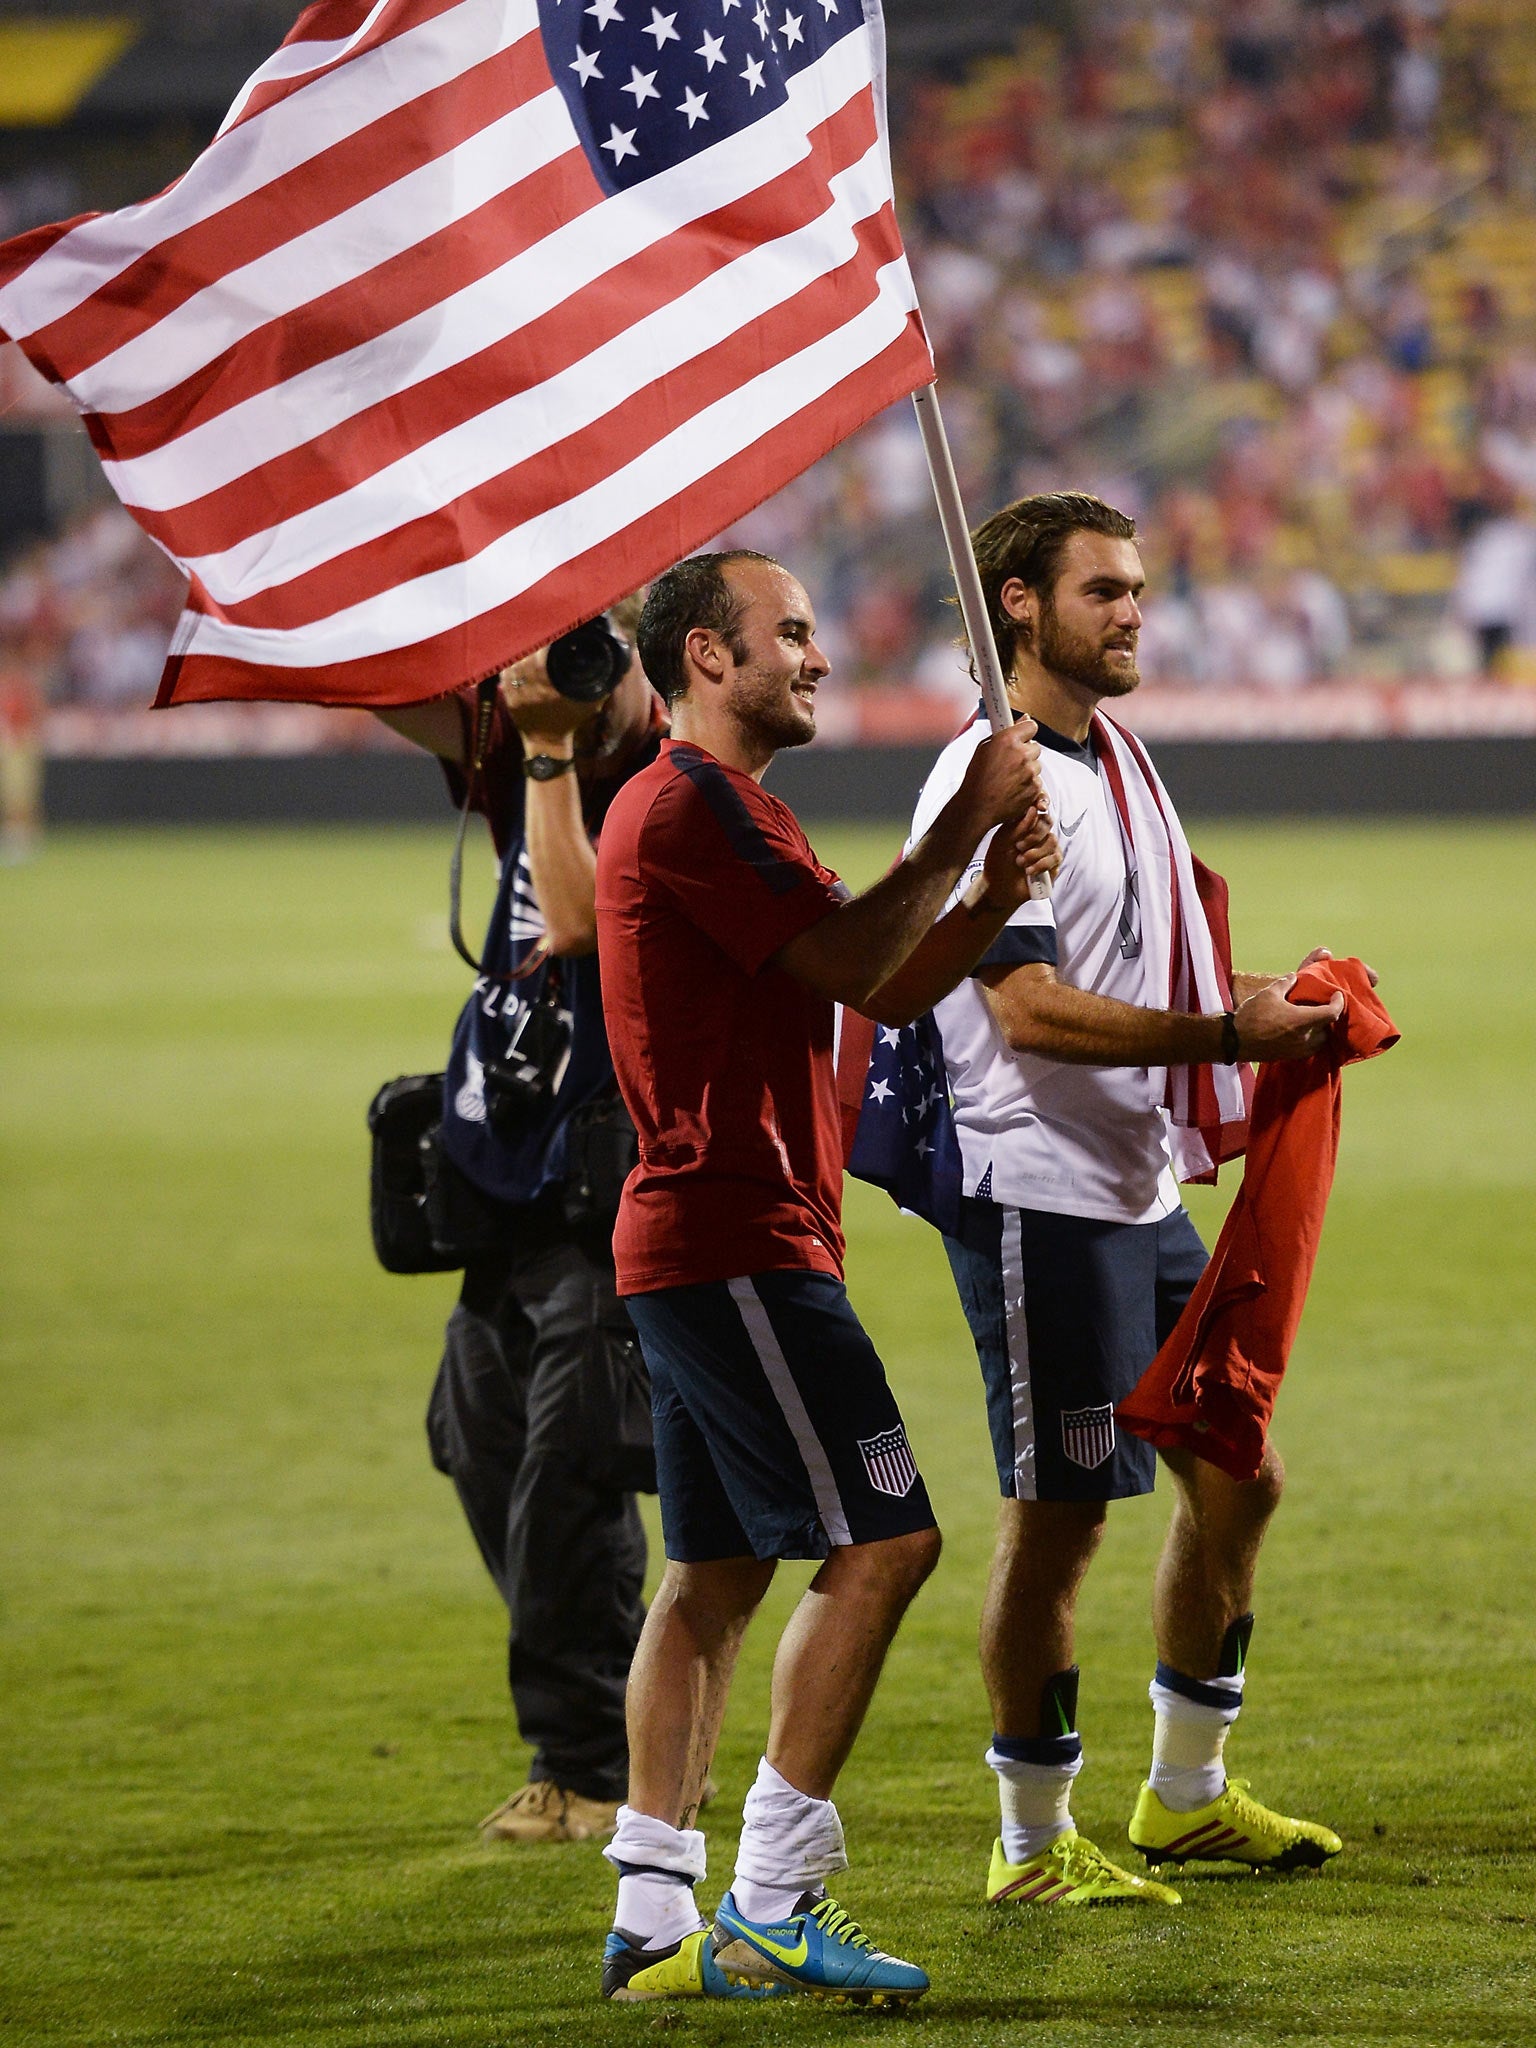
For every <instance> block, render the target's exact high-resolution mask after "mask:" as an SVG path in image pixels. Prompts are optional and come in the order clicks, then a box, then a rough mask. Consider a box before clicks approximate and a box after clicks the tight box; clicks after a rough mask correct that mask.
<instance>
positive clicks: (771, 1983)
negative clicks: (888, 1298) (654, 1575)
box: [597, 552, 1057, 2003]
mask: <svg viewBox="0 0 1536 2048" xmlns="http://www.w3.org/2000/svg"><path fill="white" fill-rule="evenodd" d="M815 631H816V622H815V618H814V615H813V613H812V610H811V605H810V601H809V599H808V598H807V596H806V594H805V592H804V590H803V589H802V588H801V587H800V585H799V584H798V583H797V582H796V581H795V579H794V577H793V576H791V575H790V574H789V573H788V572H787V571H786V570H785V569H783V568H782V567H781V566H780V565H779V564H778V563H777V562H774V561H771V560H769V559H768V558H767V557H765V556H762V555H755V554H750V553H745V552H736V553H732V554H725V555H704V556H695V557H693V558H692V559H690V560H688V561H685V562H681V563H679V564H678V565H677V567H676V568H675V569H672V570H670V571H669V572H668V573H667V574H666V575H665V576H662V577H660V578H659V579H658V580H657V582H656V583H655V584H654V585H653V586H652V589H651V595H650V598H649V600H648V601H647V604H646V607H645V612H644V615H643V616H642V619H641V622H640V628H639V633H638V636H637V637H638V641H639V647H640V653H641V659H642V661H643V662H644V664H645V668H646V673H647V674H648V675H649V676H650V678H651V680H652V682H653V683H654V684H655V686H656V687H657V688H658V689H659V690H660V691H661V693H662V694H663V696H665V697H666V699H667V701H668V703H669V705H670V707H671V713H672V737H671V739H670V740H669V741H668V742H666V743H665V745H664V747H663V750H662V754H661V757H660V758H659V759H658V760H657V761H656V762H655V763H653V764H652V766H651V767H650V768H647V769H645V770H643V771H642V772H641V773H640V774H639V775H637V776H635V777H634V778H633V779H632V781H631V782H630V783H629V784H628V785H627V786H626V787H625V789H623V790H622V791H621V792H620V794H619V795H618V797H617V798H616V799H615V801H614V804H613V806H612V808H611V809H610V811H609V813H608V818H607V822H606V825H605V828H604V832H603V838H602V841H601V845H600V847H599V851H598V871H597V918H598V945H599V951H600V956H601V964H602V976H603V996H604V1006H605V1010H606V1013H607V1018H608V1035H609V1040H610V1043H611V1046H612V1050H613V1056H614V1065H615V1068H616V1071H617V1073H618V1076H619V1083H620V1086H621V1088H622V1090H623V1093H624V1098H625V1101H626V1102H627V1103H628V1105H629V1110H630V1114H631V1115H632V1116H633V1118H634V1121H635V1127H636V1130H637V1131H638V1133H639V1137H640V1163H639V1165H638V1166H637V1167H636V1169H635V1171H634V1172H633V1174H632V1175H631V1176H630V1179H629V1182H628V1184H627V1186H626V1188H625V1192H624V1201H623V1205H622V1207H621V1210H620V1215H619V1223H618V1229H617V1232H616V1234H615V1240H614V1251H615V1258H616V1262H617V1268H618V1287H619V1292H620V1293H621V1294H622V1295H624V1296H625V1297H626V1298H627V1301H628V1306H629V1310H630V1314H631V1316H632V1317H633V1319H634V1322H635V1325H636V1327H637V1328H638V1330H639V1332H640V1341H641V1344H642V1346H643V1348H644V1351H645V1355H646V1359H647V1362H648V1364H649V1366H650V1370H651V1386H652V1404H653V1409H654V1414H655V1421H656V1454H657V1475H658V1481H659V1486H660V1492H661V1505H662V1523H663V1530H664V1534H665V1538H666V1551H667V1559H668V1563H667V1569H666V1574H665V1576H664V1578H663V1580H662V1583H661V1586H660V1589H659V1590H658V1592H657V1595H656V1599H655V1601H654V1603H653V1604H652V1607H651V1610H650V1615H649V1618H648V1619H647V1622H646V1625H645V1629H644V1632H643V1634H642V1636H641V1640H640V1646H639V1648H638V1650H637V1651H636V1654H635V1660H634V1664H633V1667H632V1669H631V1673H630V1682H629V1699H628V1719H629V1740H630V1782H629V1801H628V1804H627V1805H626V1806H624V1807H621V1808H620V1810H619V1825H618V1832H617V1833H616V1834H615V1836H614V1839H613V1842H612V1844H611V1845H610V1847H609V1848H608V1849H607V1850H606V1851H605V1854H607V1855H608V1857H609V1858H610V1860H611V1861H612V1862H613V1863H614V1864H615V1865H616V1866H617V1868H618V1871H619V1900H618V1911H617V1915H616V1923H617V1924H616V1926H615V1929H614V1932H613V1933H612V1934H611V1935H610V1936H609V1939H608V1946H607V1952H606V1954H605V1957H604V1965H603V1989H604V1992H605V1994H606V1995H607V1996H609V1997H613V1998H630V1999H633V1998H664V1997H679V1996H682V1997H687V1996H694V1997H698V1996H714V1997H732V1996H763V1995H767V1994H768V1993H771V1992H776V1991H781V1990H785V1989H795V1990H804V1991H811V1992H816V1993H821V1994H830V1995H834V1996H839V1997H850V1998H853V1999H856V2000H860V2001H873V2002H891V2003H906V2002H907V2001H909V2000H910V1999H912V1998H915V1997H917V1996H919V1995H920V1994H921V1993H922V1992H923V1991H924V1990H926V1988H927V1984H928V1979H927V1976H926V1975H925V1974H924V1972H923V1971H922V1970H920V1969H918V1968H917V1967H916V1966H915V1965H914V1964H911V1963H906V1962H902V1961H900V1960H898V1959H897V1958H895V1957H892V1956H888V1955H885V1954H883V1953H882V1952H881V1951H880V1950H878V1949H877V1948H875V1947H874V1946H873V1944H872V1943H870V1942H869V1941H867V1940H866V1939H865V1938H864V1936H863V1935H862V1934H861V1932H860V1931H859V1929H858V1928H857V1927H856V1926H855V1925H854V1924H853V1922H852V1921H851V1920H849V1918H848V1916H847V1915H846V1914H845V1913H844V1912H842V1911H841V1909H840V1908H838V1907H837V1906H836V1905H835V1904H834V1903H833V1902H832V1901H831V1900H830V1899H829V1898H828V1897H827V1896H826V1892H825V1888H824V1880H825V1879H826V1878H827V1877H828V1876H830V1875H831V1873H832V1872H834V1871H837V1870H841V1869H843V1868H844V1867H845V1866H846V1862H847V1858H846V1856H845V1854H844V1851H843V1834H842V1826H841V1823H840V1822H839V1820H838V1816H837V1809H836V1808H835V1806H834V1805H833V1804H832V1796H831V1795H832V1789H833V1785H834V1783H835V1781H836V1778H837V1774H838V1771H839V1770H840V1768H841V1767H842V1765H843V1763H844V1761H845V1760H846V1758H847V1756H848V1753H849V1750H850V1749H851V1748H852V1745H853V1741H854V1738H855V1736H856V1735H857V1733H858V1730H859V1726H860V1723H861V1722H862V1720H863V1718H864V1713H865V1710H866V1708H867V1706H868V1704H869V1700H870V1696H871V1694H872V1692H873V1690H874V1686H875V1682H876V1679H877V1678H878V1676H879V1672H880V1667H881V1664H882V1662H883V1660H884V1657H885V1653H886V1650H887V1648H888V1646H889V1644H890V1642H891V1639H892V1637H893V1636H894V1635H895V1632H896V1629H897V1626H898V1624H899V1622H900V1620H901V1617H902V1614H903V1613H904V1612H905V1610H906V1608H907V1606H908V1604H909V1603H910V1601H911V1600H912V1598H913V1596H914V1595H915V1594H916V1592H917V1590H918V1588H919V1587H920V1586H921V1585H922V1583H923V1581H924V1579H925V1578H926V1577H927V1576H928V1574H929V1572H930V1571H931V1570H932V1569H933V1566H934V1563H935V1561H936V1560H937V1557H938V1553H939V1533H938V1530H937V1529H936V1527H935V1526H934V1520H933V1513H932V1510H931V1508H930V1506H929V1503H928V1496H927V1493H926V1490H925V1488H924V1486H923V1482H922V1479H921V1477H920V1476H919V1473H918V1470H917V1466H916V1464H915V1462H914V1461H913V1458H912V1453H911V1450H910V1448H909V1447H908V1444H907V1439H906V1432H905V1430H904V1428H903V1426H902V1420H901V1416H900V1413H899V1411H898V1410H897V1407H896V1403H895V1400H894V1398H893V1397H892V1395H891V1392H890V1389H889V1388H888V1387H887V1385H886V1381H885V1374H884V1370H883V1368H882V1367H881V1364H880V1360H879V1358H878V1357H877V1355H876V1353H875V1351H874V1348H873V1346H872V1345H871V1344H870V1342H869V1339H868V1338H867V1337H866V1336H865V1334H864V1332H863V1330H862V1328H861V1327H860V1325H859V1322H858V1319H857V1318H856V1317H855V1315H854V1313H853V1311H852V1309H851V1308H850V1307H849V1305H848V1300H847V1296H846V1294H845V1292H844V1289H843V1284H842V1257H843V1237H842V1228H841V1222H840V1211H841V1192H842V1151H841V1143H840V1124H839V1116H838V1105H837V1097H836V1088H835V1079H834V1072H833V1031H834V1011H833V1006H834V1004H835V1003H837V1002H843V1003H847V1004H851V1005H853V1006H855V1007H856V1008H858V1009H860V1010H862V1011H864V1012H865V1013H866V1014H867V1015H869V1016H872V1017H875V1018H877V1019H879V1020H880V1021H882V1022H884V1023H886V1024H900V1023H905V1022H907V1021H910V1020H911V1019H912V1018H914V1017H917V1016H919V1015H920V1014H921V1013H922V1012H923V1011H924V1010H926V1009H928V1008H930V1007H931V1006H932V1004H933V1003H934V1002H935V1001H936V1000H937V999H938V998H939V997H940V996H941V995H943V994H945V993H947V992H948V990H949V989H951V988H952V987H953V986H954V985H955V983H956V982H957V981H958V980H960V978H961V977H962V976H963V975H965V974H967V973H968V972H969V971H970V969H971V968H972V967H973V966H974V965H975V963H976V961H977V960H978V959H979V958H980V957H981V955H982V954H983V953H984V952H985V950H986V948H987V947H988V946H989V945H990V944H991V943H992V941H993V940H994V939H995V938H996V937H997V935H998V933H999V932H1000V931H1001V930H1002V928H1003V925H1004V924H1005V923H1006V921H1007V919H1008V916H1009V915H1010V913H1011V911H1012V910H1013V909H1015V908H1016V907H1017V905H1018V904H1019V903H1020V902H1021V901H1022V900H1023V898H1024V897H1025V895H1026V894H1027V891H1028V882H1029V877H1030V876H1031V874H1033V873H1041V872H1050V871H1052V870H1054V867H1055V865H1056V861H1057V853H1056V847H1055V842H1054V840H1053V839H1052V837H1051V834H1050V828H1049V821H1048V817H1047V814H1046V811H1045V807H1044V805H1043V802H1042V800H1041V786H1040V782H1039V770H1038V755H1037V752H1036V749H1035V746H1034V743H1033V739H1032V733H1033V727H1032V726H1031V725H1030V724H1029V722H1028V721H1027V720H1026V721H1023V722H1021V723H1020V724H1019V725H1018V726H1016V727H1015V728H1014V730H1013V732H1011V733H1009V734H1006V735H1005V736H1003V737H1001V738H999V739H995V740H989V741H988V742H987V743H986V744H985V745H984V746H982V747H980V748H978V750H977V753H976V757H975V763H974V772H973V773H968V774H967V776H966V778H965V780H964V782H963V783H962V785H961V787H960V789H959V790H958V792H957V793H956V795H955V797H954V798H953V799H952V801H951V802H950V804H949V805H948V806H947V807H946V808H945V810H944V811H943V812H942V813H941V814H940V816H939V817H938V818H937V819H936V820H935V823H934V826H933V828H932V830H931V831H930V832H929V833H928V834H927V835H926V836H925V837H924V838H923V840H922V841H920V842H919V844H918V845H916V846H915V847H914V848H913V849H912V852H911V853H910V854H909V855H908V857H907V858H906V859H905V860H904V861H903V862H902V863H901V864H900V865H899V866H898V867H897V868H895V869H893V870H892V872H891V873H890V874H888V875H886V876H885V877H884V878H883V880H881V881H880V882H877V883H876V884H875V886H874V887H873V888H872V889H869V890H867V891H866V892H865V893H864V894H863V895H861V896H858V897H850V894H849V892H848V890H847V889H846V888H845V887H844V885H843V884H842V883H841V882H839V881H838V879H837V877H836V876H835V875H833V874H832V873H831V872H830V871H829V870H828V869H827V868H825V867H823V866H822V865H821V863H820V862H819V861H818V860H817V858H816V856H815V854H814V853H813V852H812V851H811V848H810V846H809V844H808V843H807V841H806V838H805V835H804V833H803V832H802V831H801V829H800V827H799V825H798V824H797V822H796V820H795V818H794V815H793V813H792V812H791V811H790V810H789V809H788V808H787V807H786V806H785V805H784V804H783V803H781V802H780V801H779V800H778V799H777V798H776V797H773V796H770V795H769V794H768V793H767V792H766V791H764V790H763V788H762V787H761V778H762V775H763V772H764V770H765V769H766V768H767V766H768V764H769V762H770V761H771V760H772V759H773V756H774V753H775V751H776V750H777V749H778V748H780V747H784V746H799V745H802V744H804V742H806V741H807V740H810V739H812V738H813V737H814V736H815V730H816V721H815V698H816V692H817V689H818V687H819V685H820V683H821V682H822V680H823V678H824V677H825V676H826V674H827V669H828V664H827V660H826V657H825V656H824V655H823V653H822V652H821V649H820V648H819V647H818V646H817V645H816V639H815ZM995 825H1002V826H1004V827H1005V829H1004V830H1001V831H999V832H997V833H996V835H995V837H994V838H993V841H992V844H991V847H990V848H989V850H988V853H987V857H986V861H985V864H984V865H983V866H982V867H980V869H979V871H978V872H977V873H976V874H975V876H974V879H973V880H972V882H971V884H970V886H969V887H968V888H967V889H965V891H964V892H963V894H962V896H961V898H960V900H959V901H958V902H957V903H956V905H955V906H954V908H953V909H951V910H950V911H949V912H947V913H945V914H941V913H944V905H945V903H946V901H947V900H948V899H949V897H950V895H951V893H952V892H953V891H954V889H955V887H956V885H957V883H958V882H959V881H960V879H961V877H962V876H963V875H964V874H965V872H966V869H967V868H968V867H969V866H971V865H972V863H973V856H974V855H975V852H976V848H977V846H978V844H979V842H980V841H981V839H982V838H983V837H984V836H985V835H986V834H987V833H988V832H989V831H991V830H992V828H993V827H994V826H995ZM781 1557H785V1558H817V1559H821V1560H822V1563H821V1567H820V1569H819V1571H818V1572H817V1574H816V1576H815V1578H814V1579H813V1580H812V1582H811V1585H810V1587H809V1589H808V1590H807V1592H806V1594H805V1596H804V1597H803V1599H802V1600H801V1602H800V1604H799V1606H798V1607H797V1608H796V1610H795V1613H794V1615H793V1617H792V1618H791V1620H790V1622H789V1625H788V1627H787V1628H786V1629H785V1631H784V1634H783V1636H782V1637H781V1638H780V1642H779V1648H778V1653H777V1657H776V1660H775V1665H774V1675H773V1698H772V1718H771V1725H770V1730H769V1736H768V1744H767V1751H766V1754H765V1756H764V1758H763V1761H762V1763H761V1765H760V1767H759V1771H758V1776H757V1780H756V1783H755V1784H754V1785H753V1787H752V1790H751V1791H750V1793H749V1794H748V1797H747V1802H746V1808H745V1825H744V1828H743V1832H742V1837H741V1850H740V1854H739V1856H738V1859H737V1865H736V1875H735V1878H734V1879H733V1882H732V1888H731V1891H730V1892H728V1893H727V1895H726V1897H725V1898H724V1899H723V1900H722V1902H721V1904H720V1907H719V1909H718V1912H717V1915H716V1919H715V1925H714V1929H713V1931H712V1932H711V1931H710V1930H707V1929H706V1928H705V1926H704V1922H703V1920H702V1918H701V1917H700V1914H699V1911H698V1907H697V1905H696V1904H695V1902H694V1897H693V1886H694V1884H695V1883H696V1882H697V1881H698V1879H699V1878H701V1877H702V1876H703V1874H704V1837H703V1835H702V1834H701V1833H700V1832H699V1831H698V1830H697V1829H696V1828H695V1827H694V1826H693V1822H694V1819H695V1817H696V1815H697V1812H698V1806H699V1798H700V1792H701V1789H702V1787H703V1783H704V1778H705V1774H706V1772H707V1770H708V1767H709V1763H710V1759H711V1757H712V1755H713V1753H714V1748H715V1743H716V1740H717V1737H718V1735H719V1730H720V1723H721V1719H722V1716H723V1714H724V1711H725V1703H726V1696H727V1693H728V1690H729V1686H730V1680H731V1673H732V1669H733V1667H734V1664H735V1661H736V1654H737V1650H738V1648H739V1646H740V1643H741V1639H742V1636H743V1634H744V1632H745V1629H746V1626H747V1623H748V1622H749V1620H750V1619H751V1616H752V1614H753V1612H754V1610H755V1609H756V1607H757V1605H758V1603H759V1601H760V1600H761V1599H762V1596H763V1594H764V1592H765V1591H766V1590H767V1587H768V1584H769V1582H770V1580H771V1579H772V1577H773V1574H774V1569H775V1566H776V1563H777V1560H778V1559H779V1558H781Z"/></svg>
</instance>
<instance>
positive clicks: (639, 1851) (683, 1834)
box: [603, 1806, 704, 1948]
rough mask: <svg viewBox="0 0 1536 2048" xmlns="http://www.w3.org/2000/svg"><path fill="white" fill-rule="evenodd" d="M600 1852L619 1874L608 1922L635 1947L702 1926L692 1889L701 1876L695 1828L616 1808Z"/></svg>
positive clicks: (700, 1843) (659, 1943) (668, 1940)
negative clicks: (614, 1824) (610, 1837)
mask: <svg viewBox="0 0 1536 2048" xmlns="http://www.w3.org/2000/svg"><path fill="white" fill-rule="evenodd" d="M603 1854H604V1855H605V1856H606V1857H607V1859H608V1861H609V1862H610V1863H611V1864H613V1866H614V1868H615V1869H616V1870H617V1871H618V1873H619V1902H618V1905H617V1907H616V1908H615V1909H614V1916H613V1924H614V1926H615V1927H616V1928H617V1929H618V1930H619V1931H620V1932H621V1933H623V1934H626V1935H628V1936H629V1938H630V1940H631V1941H633V1942H634V1943H635V1944H636V1945H637V1946H638V1947H640V1948H670V1947H671V1946H672V1944H673V1943H674V1942H677V1941H681V1940H682V1939H683V1937H684V1935H687V1934H696V1933H697V1932H698V1930H699V1929H700V1928H701V1927H702V1926H703V1925H704V1919H703V1915H702V1914H701V1913H700V1912H699V1908H698V1904H697V1901H696V1900H695V1899H694V1896H693V1887H694V1886H695V1884H697V1883H698V1881H699V1879H700V1878H701V1877H702V1876H703V1875H704V1837H703V1835H702V1833H701V1832H700V1831H699V1829H698V1828H674V1827H669V1826H668V1825H667V1823H666V1822H665V1821H664V1820H658V1819H657V1818H656V1816H655V1815H654V1814H652V1813H636V1812H635V1810H634V1808H633V1807H630V1806H621V1807H620V1808H619V1822H618V1826H617V1828H615V1830H614V1835H613V1840H612V1841H611V1842H610V1843H609V1844H608V1846H607V1848H605V1849H604V1851H603Z"/></svg>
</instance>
